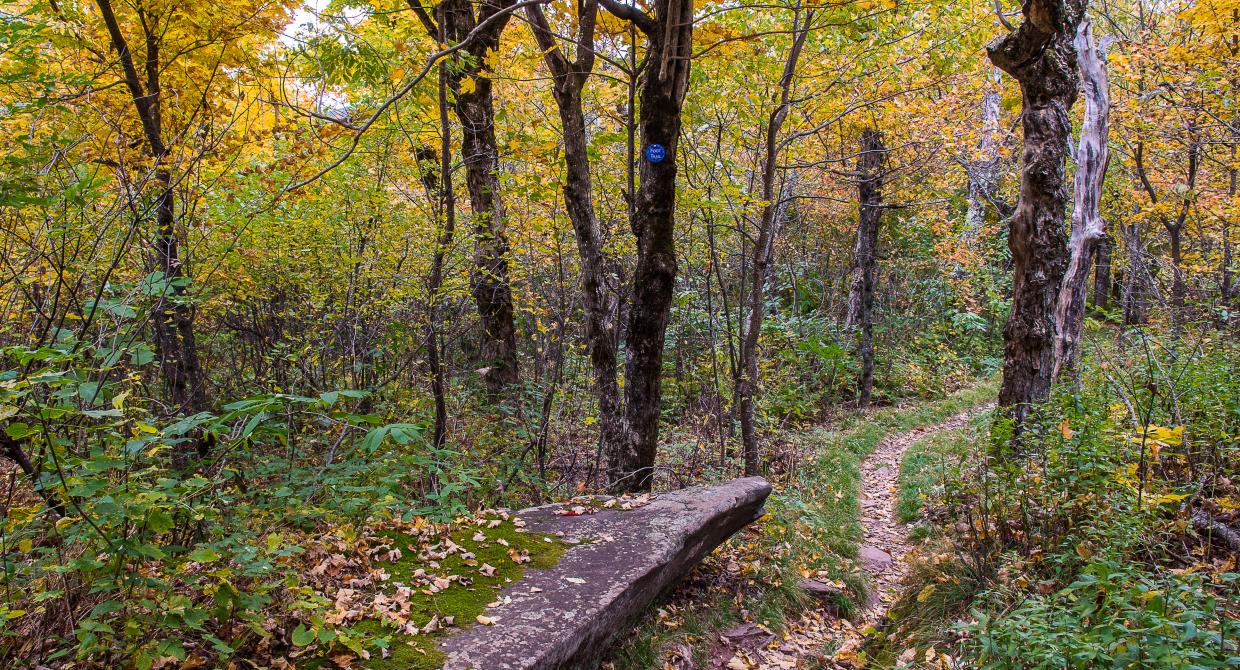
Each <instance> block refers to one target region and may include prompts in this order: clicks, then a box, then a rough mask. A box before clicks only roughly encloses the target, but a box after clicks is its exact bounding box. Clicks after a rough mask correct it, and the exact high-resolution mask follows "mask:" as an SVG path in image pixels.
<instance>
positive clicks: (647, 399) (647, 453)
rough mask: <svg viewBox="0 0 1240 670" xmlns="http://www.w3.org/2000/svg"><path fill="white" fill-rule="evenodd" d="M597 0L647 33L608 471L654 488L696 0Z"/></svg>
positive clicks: (619, 484) (620, 485)
mask: <svg viewBox="0 0 1240 670" xmlns="http://www.w3.org/2000/svg"><path fill="white" fill-rule="evenodd" d="M600 4H602V6H603V8H604V9H606V10H607V11H608V12H611V13H612V14H614V15H616V16H617V17H619V18H621V19H624V20H627V21H629V22H631V23H632V24H633V25H634V26H635V27H636V28H637V29H638V30H639V31H641V33H642V34H643V35H645V37H646V62H645V66H644V68H645V69H644V73H643V75H642V81H641V91H640V94H639V98H640V99H639V103H638V104H639V107H638V110H639V111H638V122H637V134H638V138H639V141H640V145H641V147H643V151H642V154H643V158H642V159H640V164H641V167H640V169H639V170H638V173H639V175H640V181H639V184H638V186H637V190H636V192H635V193H633V194H631V197H632V198H633V205H632V207H633V215H632V220H631V224H632V228H633V234H634V235H635V236H636V237H637V262H636V266H635V267H634V269H633V275H632V289H631V292H630V296H631V298H630V299H631V300H632V303H631V305H630V306H629V309H628V323H627V327H626V330H625V349H626V351H625V362H624V421H625V438H624V440H623V441H622V442H621V443H620V444H619V445H618V448H617V449H616V450H615V451H614V452H613V453H611V454H608V456H607V472H608V480H609V481H610V483H611V488H613V489H615V490H625V491H637V490H649V489H650V487H651V484H652V483H653V479H654V465H655V456H656V453H657V451H658V440H659V419H660V411H659V410H660V402H661V399H662V396H663V348H664V335H665V333H666V332H667V322H668V317H669V316H670V314H671V307H672V297H673V294H674V291H675V288H676V238H675V232H676V172H677V169H678V160H677V148H678V146H679V142H680V131H681V122H682V119H681V108H682V106H683V105H684V101H685V94H686V93H687V92H688V90H689V71H690V68H691V66H692V64H693V20H694V19H693V0H657V1H656V2H655V3H654V8H653V9H654V14H653V15H650V14H647V13H646V12H644V11H642V10H640V9H638V8H637V7H635V6H633V5H625V4H621V3H619V2H617V1H616V0H600ZM656 147H657V148H656Z"/></svg>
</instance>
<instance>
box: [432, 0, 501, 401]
mask: <svg viewBox="0 0 1240 670" xmlns="http://www.w3.org/2000/svg"><path fill="white" fill-rule="evenodd" d="M408 3H409V6H410V8H411V9H412V10H413V11H414V13H415V14H416V15H417V16H418V19H419V20H420V21H421V22H422V26H423V27H424V28H425V29H426V31H427V33H428V34H429V35H430V36H431V38H433V39H435V40H437V41H439V42H440V43H443V44H448V43H453V44H460V43H466V46H465V48H463V49H460V50H458V51H456V52H454V54H453V59H452V64H451V65H450V66H449V67H448V68H447V73H448V74H447V77H448V85H449V88H450V89H451V91H452V108H453V110H454V112H455V113H456V117H457V120H458V121H459V122H460V125H461V153H462V155H463V158H464V163H465V182H466V187H467V189H468V191H469V203H470V215H471V218H472V219H473V224H474V235H475V248H474V267H473V269H472V274H471V283H472V291H473V298H474V303H475V304H476V305H477V307H478V319H479V322H480V325H481V329H482V338H481V340H482V352H481V358H482V360H481V362H482V364H483V367H482V368H481V370H482V376H483V379H484V380H485V382H486V387H487V393H488V395H489V396H490V397H491V398H492V399H498V398H499V397H500V396H501V394H502V393H503V392H504V390H505V389H506V388H508V387H509V386H511V385H512V384H515V383H516V382H517V381H518V380H519V379H520V367H519V364H518V362H517V326H516V320H515V311H514V308H513V301H512V287H511V285H510V284H509V277H508V275H509V267H508V265H509V262H510V256H511V250H510V248H509V243H508V233H507V231H506V230H505V217H504V205H503V199H502V198H501V197H500V182H499V146H498V144H497V143H496V140H495V94H494V85H493V82H492V73H491V72H490V67H491V66H490V62H491V61H492V60H493V59H494V58H495V57H496V56H497V54H498V50H499V41H500V36H501V35H502V34H503V32H504V27H505V26H507V25H508V21H509V19H510V18H511V16H512V14H511V10H512V8H513V4H514V0H486V1H485V2H482V3H480V4H479V5H478V7H477V8H476V9H475V8H474V6H473V4H472V3H471V2H470V0H446V1H445V2H441V3H439V5H437V6H436V7H434V8H433V9H432V10H429V11H428V10H427V9H426V8H424V7H423V6H422V5H421V3H420V1H419V0H408ZM432 11H433V12H434V16H432V15H431V12H432Z"/></svg>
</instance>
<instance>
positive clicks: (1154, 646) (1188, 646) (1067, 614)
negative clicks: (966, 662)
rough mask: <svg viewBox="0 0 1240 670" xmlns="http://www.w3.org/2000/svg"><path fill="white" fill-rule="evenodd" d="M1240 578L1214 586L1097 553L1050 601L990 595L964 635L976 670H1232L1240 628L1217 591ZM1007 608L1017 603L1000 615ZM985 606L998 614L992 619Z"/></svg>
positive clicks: (1238, 660) (1231, 589)
mask: <svg viewBox="0 0 1240 670" xmlns="http://www.w3.org/2000/svg"><path fill="white" fill-rule="evenodd" d="M1238 581H1240V575H1237V574H1235V573H1227V574H1224V575H1221V576H1220V577H1219V578H1218V579H1217V581H1213V580H1212V579H1211V578H1210V577H1208V576H1203V575H1201V574H1195V573H1191V572H1179V573H1151V572H1149V571H1148V570H1147V569H1146V568H1145V566H1141V565H1138V564H1133V563H1131V562H1129V561H1128V560H1126V559H1122V558H1101V557H1100V558H1098V559H1094V560H1091V561H1089V562H1088V563H1086V564H1085V565H1084V566H1083V567H1081V568H1080V569H1079V570H1078V571H1077V576H1076V578H1075V579H1074V580H1073V581H1072V582H1071V583H1070V584H1068V585H1067V586H1065V587H1063V588H1061V589H1058V590H1056V591H1055V592H1054V593H1051V594H1049V595H1042V594H1038V593H1035V594H1023V593H1002V592H995V593H992V594H990V595H989V596H988V598H991V599H993V602H991V603H989V606H987V604H986V603H983V604H982V608H983V609H982V610H981V611H978V612H977V613H976V615H975V616H976V621H975V622H973V623H970V624H968V625H966V626H963V627H962V628H961V630H962V632H964V633H965V634H967V635H969V636H970V638H971V641H970V647H971V648H972V649H973V650H974V653H975V654H976V658H977V666H976V667H978V668H985V669H988V670H989V669H996V670H997V669H1000V668H1002V669H1008V668H1028V669H1030V670H1033V669H1038V670H1051V669H1052V668H1056V669H1057V668H1081V669H1086V668H1097V667H1108V668H1150V669H1154V668H1159V669H1161V668H1185V669H1192V670H1198V669H1205V668H1234V667H1236V665H1237V664H1240V646H1237V640H1238V639H1240V622H1238V621H1237V620H1236V619H1235V618H1234V616H1232V614H1231V613H1229V612H1228V608H1229V607H1231V606H1234V602H1232V603H1227V602H1224V601H1223V599H1224V597H1225V596H1222V595H1221V594H1220V590H1222V591H1221V593H1231V594H1234V593H1235V589H1236V588H1237V587H1238V584H1237V582H1238ZM1009 602H1016V603H1017V605H1016V607H1015V608H1014V609H1011V610H1010V611H1005V612H1004V611H1003V609H1000V608H1006V607H1007V603H1009ZM985 610H989V611H995V612H1003V614H1002V615H996V616H994V617H993V618H992V616H991V615H988V614H986V613H985ZM1035 649H1036V650H1037V652H1036V653H1030V652H1031V650H1035Z"/></svg>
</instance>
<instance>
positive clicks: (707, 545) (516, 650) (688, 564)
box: [440, 477, 771, 670]
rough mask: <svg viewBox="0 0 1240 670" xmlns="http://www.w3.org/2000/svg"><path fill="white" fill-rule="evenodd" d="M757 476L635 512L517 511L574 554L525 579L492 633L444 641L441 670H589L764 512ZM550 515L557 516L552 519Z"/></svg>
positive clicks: (659, 500)
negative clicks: (567, 513) (664, 595)
mask: <svg viewBox="0 0 1240 670" xmlns="http://www.w3.org/2000/svg"><path fill="white" fill-rule="evenodd" d="M770 492H771V485H770V484H768V483H767V482H766V480H765V479H762V478H761V477H746V478H744V479H736V480H733V481H731V482H728V483H725V484H719V485H716V486H705V487H696V488H690V489H683V490H680V491H675V492H672V493H665V494H660V495H658V496H657V497H654V498H653V500H652V501H651V502H650V503H649V504H646V505H643V506H641V507H637V508H636V509H632V510H627V511H625V510H619V509H601V510H599V511H598V512H596V513H593V514H584V515H580V516H564V515H563V514H562V512H563V511H564V509H565V507H566V506H565V505H546V506H543V507H534V508H531V509H527V510H523V511H521V512H520V513H519V515H518V516H519V517H520V518H521V519H523V520H524V521H525V523H526V524H527V527H528V528H529V529H530V530H531V531H533V532H538V533H547V534H553V535H557V534H562V537H563V538H564V541H566V542H568V543H569V544H571V545H572V546H571V547H569V549H568V550H567V551H566V552H565V553H564V556H563V558H562V559H561V560H560V562H559V563H558V564H556V566H555V567H553V568H550V569H548V570H531V571H530V572H528V573H526V575H525V577H524V578H522V580H521V581H520V582H518V583H516V584H514V585H512V586H510V587H508V588H507V589H505V590H504V591H503V593H502V594H501V598H504V597H508V598H511V602H505V604H503V605H500V606H499V607H497V608H495V609H492V610H490V611H488V613H487V614H488V616H491V617H493V618H495V619H496V623H495V625H492V626H476V627H473V628H470V629H468V630H465V631H463V632H462V633H460V634H458V635H456V636H453V637H450V638H447V639H445V640H443V641H442V642H441V643H440V648H441V649H442V650H443V652H444V653H445V654H446V655H447V661H446V662H445V663H444V666H443V667H444V669H445V670H470V669H472V670H517V669H520V670H552V669H555V670H561V669H568V668H592V667H594V665H595V664H596V663H597V662H598V659H599V657H600V656H601V655H602V654H603V652H604V651H606V648H607V645H608V643H609V642H611V641H612V640H613V639H614V638H615V637H616V636H618V635H621V634H623V633H624V632H625V631H626V630H627V629H628V628H629V627H630V626H631V625H632V624H633V623H634V622H635V621H636V620H637V619H638V618H639V617H640V616H641V614H642V613H643V612H645V611H646V609H647V608H648V607H649V605H650V604H651V603H652V602H653V601H654V600H655V599H656V598H658V597H659V595H661V594H662V593H664V592H665V591H667V589H668V588H669V587H671V586H672V585H673V584H675V583H676V582H677V581H678V580H679V579H680V578H681V577H683V576H684V575H685V574H687V573H688V572H689V571H690V570H691V569H692V568H693V566H694V565H696V564H697V563H698V562H699V561H700V560H702V558H703V557H704V556H706V554H707V553H709V552H710V551H711V550H712V549H714V548H715V547H717V546H719V544H721V543H722V542H723V541H724V540H726V539H728V538H729V537H730V536H731V535H732V534H733V533H735V532H736V531H738V530H740V529H741V528H744V527H745V526H746V525H748V524H749V523H750V522H752V521H754V520H756V519H758V518H759V517H761V516H762V515H763V513H764V511H763V509H762V505H763V503H764V502H765V501H766V498H767V496H768V495H770ZM557 512H561V513H560V514H557Z"/></svg>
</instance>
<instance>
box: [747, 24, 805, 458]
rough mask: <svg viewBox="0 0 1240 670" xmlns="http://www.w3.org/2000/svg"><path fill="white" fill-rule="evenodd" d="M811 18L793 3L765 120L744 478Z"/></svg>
mask: <svg viewBox="0 0 1240 670" xmlns="http://www.w3.org/2000/svg"><path fill="white" fill-rule="evenodd" d="M812 19H813V11H812V10H811V11H809V12H807V13H806V15H805V16H804V17H802V15H801V8H800V5H799V4H798V6H797V8H796V15H795V18H794V19H793V27H792V32H793V35H794V37H793V40H792V46H791V48H789V50H788V56H787V58H786V59H785V60H784V69H783V74H782V76H781V77H780V79H779V88H778V90H777V92H776V94H775V96H776V97H775V100H774V102H775V107H774V109H772V110H771V113H770V116H769V117H768V118H767V123H766V142H765V145H764V151H763V160H762V201H763V205H762V216H761V218H760V219H759V220H758V239H757V241H756V242H755V244H754V252H753V265H752V268H751V271H752V276H751V277H750V286H749V318H748V320H747V322H746V324H745V331H744V333H743V334H742V336H741V350H740V357H741V365H740V375H738V376H737V381H736V400H737V402H738V403H739V405H740V415H741V416H740V419H741V442H742V445H743V453H744V455H745V474H746V475H747V476H753V475H756V474H758V464H759V451H758V436H757V431H756V427H755V425H754V394H755V393H756V391H757V385H758V341H759V339H760V338H761V334H762V317H763V312H764V309H763V308H764V306H765V290H766V280H767V274H768V273H769V272H770V267H771V257H772V252H773V251H774V248H775V241H776V239H777V238H778V236H779V229H778V228H779V218H780V214H781V213H782V212H783V210H784V206H785V205H786V201H785V200H784V193H783V190H784V189H783V188H779V189H777V188H776V181H777V178H778V172H779V167H778V163H779V153H780V149H781V147H782V145H781V143H780V141H779V133H780V130H781V129H782V128H783V125H784V121H785V120H786V119H787V118H788V112H789V110H790V109H791V107H792V98H791V92H792V78H793V76H794V75H795V74H796V69H797V62H798V61H799V60H800V58H801V50H802V48H803V47H804V46H805V38H806V37H807V36H808V35H809V24H810V23H811V21H812ZM777 191H778V192H777Z"/></svg>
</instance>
